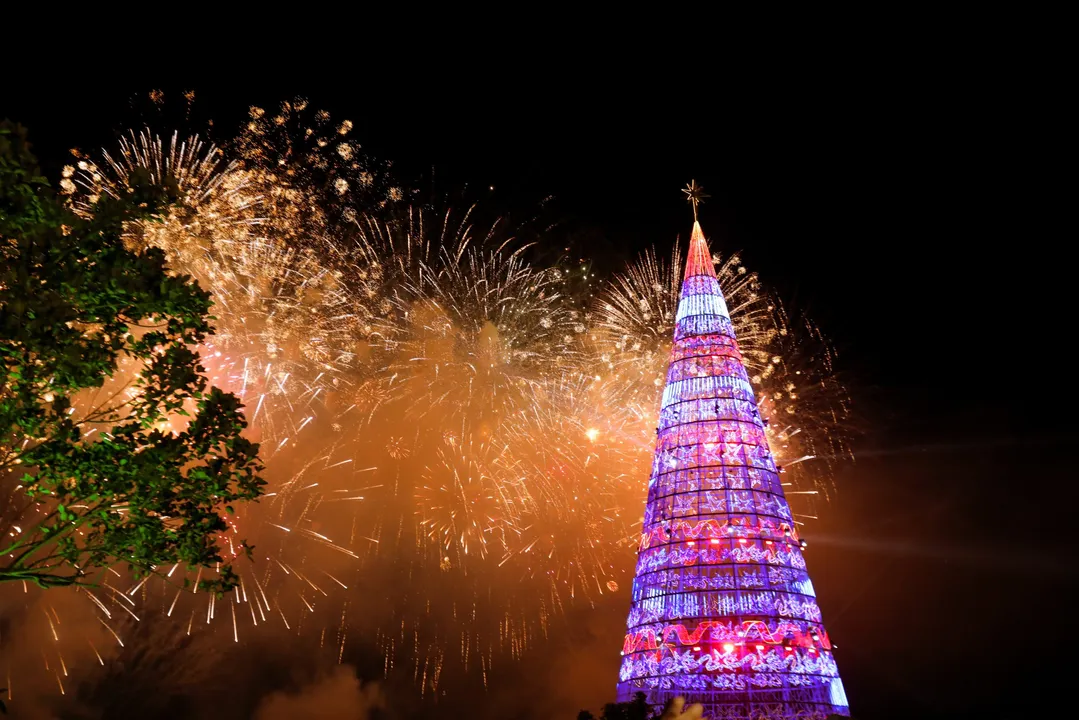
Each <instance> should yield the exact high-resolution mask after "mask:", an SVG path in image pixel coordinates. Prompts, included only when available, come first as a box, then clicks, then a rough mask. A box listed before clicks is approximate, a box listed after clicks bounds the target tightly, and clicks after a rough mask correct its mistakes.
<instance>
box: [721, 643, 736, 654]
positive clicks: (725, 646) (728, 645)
mask: <svg viewBox="0 0 1079 720" xmlns="http://www.w3.org/2000/svg"><path fill="white" fill-rule="evenodd" d="M723 652H725V653H729V652H734V644H733V643H723Z"/></svg>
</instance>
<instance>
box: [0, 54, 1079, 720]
mask: <svg viewBox="0 0 1079 720" xmlns="http://www.w3.org/2000/svg"><path fill="white" fill-rule="evenodd" d="M978 44H979V45H981V43H978ZM558 47H560V46H558ZM1046 52H1047V51H1046ZM473 53H474V54H470V55H469V56H468V57H467V58H466V57H456V58H455V57H452V56H441V57H440V58H439V59H437V60H430V61H429V60H424V59H421V58H420V57H419V56H418V55H417V54H416V53H413V52H411V51H409V52H402V56H403V57H400V58H398V57H394V58H393V59H392V62H391V61H387V60H386V58H385V57H384V56H379V58H378V62H366V61H365V60H364V58H363V57H362V56H357V57H355V58H353V59H352V60H350V61H348V62H342V63H337V62H333V63H327V62H317V63H314V64H312V63H311V62H308V61H307V60H305V61H304V62H300V61H299V59H298V58H297V59H296V62H295V63H287V62H282V63H280V64H277V65H275V66H274V68H273V69H267V68H263V67H261V66H259V67H256V66H254V65H252V66H247V67H240V69H237V66H235V65H230V64H229V62H231V61H223V62H224V64H223V65H222V66H220V67H216V68H214V67H210V68H200V69H199V70H198V71H197V72H196V71H193V72H187V73H181V72H179V71H178V69H177V68H176V67H172V66H171V65H170V66H169V67H164V66H162V67H160V68H158V67H157V65H156V63H147V64H146V66H142V64H141V63H138V62H134V65H136V66H138V67H133V68H132V69H131V73H132V74H130V75H129V74H128V73H127V72H126V71H124V72H97V73H94V74H92V75H91V76H80V78H79V79H78V80H73V79H70V78H69V77H68V76H67V75H66V74H65V75H63V76H60V75H57V74H49V73H41V74H36V75H33V76H31V74H26V75H24V77H23V78H22V79H21V80H17V81H16V82H14V83H13V84H10V85H9V86H8V87H6V88H2V89H0V116H7V117H10V118H12V119H14V120H17V121H20V122H22V123H23V124H25V125H27V126H28V127H29V128H30V130H31V133H32V134H31V139H32V140H33V141H34V142H35V146H36V149H37V151H38V153H39V155H40V157H41V159H42V161H43V164H44V167H45V169H46V171H47V172H48V174H49V175H50V177H51V178H52V179H53V180H54V181H55V179H56V177H57V175H58V171H59V167H60V165H62V164H63V163H64V162H65V161H66V155H65V152H66V149H67V148H68V147H72V146H80V147H83V148H87V149H90V148H94V147H98V146H100V145H103V144H107V143H108V142H109V141H110V140H111V138H112V137H113V135H114V133H115V132H116V131H119V130H123V129H125V128H126V127H128V126H129V125H131V123H132V120H135V121H136V122H137V121H138V119H139V113H140V112H141V110H140V108H143V107H145V106H146V103H145V100H144V98H145V95H146V93H147V92H148V91H149V90H150V89H151V88H155V87H160V88H163V89H164V90H165V92H166V96H167V98H176V97H177V95H178V93H179V91H180V90H184V89H194V90H195V92H196V97H197V100H196V104H195V105H196V108H197V112H198V113H201V114H202V115H203V116H206V117H212V118H214V120H215V124H216V128H217V130H216V132H217V133H218V134H219V135H220V136H222V137H228V134H229V133H228V128H230V127H231V125H234V124H235V123H237V122H239V121H240V120H241V119H242V118H243V116H244V113H245V111H246V108H247V106H248V105H251V104H261V105H263V106H270V107H272V106H273V105H275V104H276V103H277V102H279V101H281V100H284V99H289V98H291V97H293V96H295V95H297V94H300V95H303V96H306V97H308V98H309V99H310V100H311V101H312V103H313V104H314V105H317V106H319V107H324V108H326V109H328V110H330V111H331V112H332V113H333V114H334V116H335V117H339V118H345V117H347V118H350V119H352V120H353V121H354V122H355V123H356V130H355V131H354V132H355V134H356V135H357V137H358V138H359V139H360V141H361V142H364V143H365V146H366V148H367V150H368V151H369V152H370V153H372V154H374V155H376V156H378V157H380V158H383V159H388V160H394V161H395V162H396V163H397V165H398V169H399V171H400V172H402V173H403V174H405V175H407V174H409V173H413V174H421V173H422V174H428V175H429V174H430V173H431V172H432V170H433V172H434V173H435V174H436V175H437V177H438V178H439V182H440V183H441V184H442V186H444V187H460V186H462V185H463V184H465V183H467V184H469V185H470V186H471V187H472V188H473V191H474V192H476V193H479V194H480V195H482V194H484V193H487V194H489V195H490V198H489V201H490V202H492V203H494V204H495V205H496V206H499V207H505V208H507V209H510V210H522V211H526V210H527V208H528V207H531V206H532V205H534V204H535V203H537V202H538V201H539V200H540V199H541V198H543V197H546V196H548V195H553V196H554V198H555V207H556V208H557V212H558V213H559V219H560V221H561V222H562V224H563V226H564V227H566V228H570V229H571V230H572V231H573V232H574V233H575V235H576V237H578V238H584V240H582V241H581V242H582V243H583V246H582V247H583V250H584V251H586V252H589V254H590V255H591V256H592V257H593V258H594V259H596V260H597V263H598V264H599V266H600V269H601V270H602V269H603V267H604V266H606V267H616V266H617V264H618V261H619V259H620V258H628V257H631V256H632V255H634V254H635V253H636V252H637V251H638V250H640V249H642V248H644V247H646V246H648V245H651V244H658V245H659V246H661V247H663V248H667V247H670V244H671V243H672V242H673V241H674V239H675V236H678V235H680V236H681V237H682V238H683V239H684V238H685V236H686V234H687V232H688V230H689V224H690V221H691V215H690V213H689V210H688V207H687V206H686V204H685V202H684V199H683V196H682V195H681V194H680V192H679V189H680V188H681V187H682V186H684V185H685V184H686V183H687V182H688V181H689V180H690V179H691V178H695V179H696V180H697V181H698V182H699V183H701V184H702V185H704V187H705V188H706V189H707V191H708V192H709V193H710V194H711V195H712V198H711V199H710V201H709V202H708V203H707V204H706V205H704V206H703V207H702V209H701V221H702V224H703V226H704V228H705V231H706V233H707V234H708V235H709V237H710V241H711V244H712V246H713V248H715V249H716V250H718V251H721V252H723V251H732V250H742V251H744V257H745V259H746V264H747V265H748V266H749V267H750V268H752V269H754V270H756V271H757V272H758V273H759V274H760V275H761V277H762V278H763V279H764V280H765V281H766V282H767V283H768V284H769V285H771V286H773V287H776V288H778V289H779V290H780V292H781V294H782V295H783V296H784V297H785V298H786V299H787V300H788V301H789V303H790V304H791V305H792V306H794V307H797V308H799V309H802V310H805V311H806V312H808V313H809V314H810V315H811V316H812V317H813V318H814V319H815V320H816V322H817V324H818V325H819V326H821V328H822V329H824V331H825V332H826V333H827V334H828V335H829V336H830V337H831V338H832V339H833V341H834V342H835V344H836V345H837V347H838V348H839V351H840V360H839V369H840V370H841V371H842V372H843V373H844V375H845V377H847V378H848V380H849V384H850V387H851V389H852V395H853V396H854V399H855V403H856V411H857V413H858V415H859V416H860V418H861V419H862V425H863V427H864V436H863V437H860V438H858V439H857V440H856V443H855V451H856V453H855V454H856V456H857V462H855V463H853V464H848V465H845V466H843V468H842V469H841V471H840V473H839V477H838V487H839V492H838V495H837V497H836V499H835V500H834V501H833V502H832V503H831V504H830V505H828V506H827V507H825V508H824V510H823V512H822V519H821V521H820V522H819V523H818V524H816V526H813V527H810V528H808V529H807V531H806V536H807V537H808V539H809V542H810V549H809V554H808V562H809V564H810V565H809V566H810V571H811V573H813V578H814V583H815V585H816V587H817V588H818V592H819V594H820V600H821V605H822V609H823V612H824V618H825V622H826V624H827V626H828V628H829V631H830V633H831V635H832V636H833V638H834V640H835V641H836V643H837V644H838V645H839V650H838V651H837V659H838V662H839V666H840V671H841V673H842V674H843V677H844V680H845V683H846V685H847V692H848V695H849V697H850V699H851V702H852V707H853V709H854V711H855V714H856V716H857V717H861V718H901V717H902V718H906V717H918V718H934V717H940V718H944V717H966V716H969V715H968V713H973V712H974V711H975V710H980V711H982V712H983V713H984V714H985V715H987V716H990V717H996V716H1002V715H1003V714H1005V712H1006V711H1007V710H1015V711H1021V712H1022V713H1026V712H1030V711H1031V707H1032V706H1031V703H1032V702H1036V696H1037V694H1038V693H1039V692H1040V691H1038V690H1036V689H1034V688H1036V687H1037V686H1038V685H1046V686H1049V685H1051V686H1052V687H1054V688H1060V689H1063V687H1064V686H1065V685H1066V683H1067V682H1068V679H1069V678H1070V674H1069V670H1070V669H1074V667H1075V663H1074V662H1069V661H1068V660H1067V657H1068V656H1069V654H1070V655H1074V651H1069V650H1067V647H1066V646H1067V645H1070V644H1071V640H1070V635H1069V633H1068V632H1067V630H1066V628H1067V623H1068V617H1069V616H1068V615H1067V614H1066V613H1065V610H1066V609H1067V608H1068V607H1069V605H1070V604H1071V603H1072V600H1071V598H1074V597H1075V590H1076V589H1077V584H1079V573H1077V570H1076V566H1075V563H1074V561H1066V560H1065V558H1067V557H1068V556H1069V552H1070V548H1072V547H1074V540H1073V535H1074V530H1073V528H1072V524H1073V522H1074V520H1073V519H1072V518H1073V513H1074V507H1075V501H1076V499H1077V496H1076V491H1075V480H1076V473H1075V470H1074V468H1072V467H1071V465H1070V461H1071V459H1072V455H1073V453H1074V448H1075V447H1076V445H1077V441H1079V428H1077V424H1076V422H1075V419H1074V415H1075V414H1074V410H1073V407H1074V405H1073V403H1074V398H1075V392H1074V390H1073V388H1072V387H1071V386H1072V385H1073V383H1074V380H1073V377H1072V376H1073V372H1072V370H1071V366H1072V365H1073V364H1074V363H1073V362H1072V361H1071V360H1070V359H1069V358H1070V357H1071V353H1072V352H1074V351H1073V350H1071V349H1070V345H1071V343H1072V342H1074V340H1073V339H1072V336H1073V335H1074V332H1073V330H1072V328H1071V323H1070V321H1069V320H1067V319H1066V317H1065V315H1066V314H1068V313H1070V312H1071V311H1072V310H1073V308H1074V302H1073V301H1071V300H1069V299H1067V297H1066V295H1067V293H1068V292H1070V285H1071V284H1072V282H1074V281H1073V278H1072V275H1073V274H1074V270H1073V268H1074V265H1073V264H1072V258H1071V255H1072V252H1071V251H1070V248H1069V249H1067V252H1066V251H1065V250H1066V247H1067V246H1068V245H1070V244H1072V243H1073V242H1074V229H1072V228H1071V224H1070V223H1067V224H1063V223H1060V219H1059V217H1056V215H1057V212H1058V208H1059V207H1060V206H1062V204H1063V203H1062V200H1063V194H1064V190H1063V187H1064V186H1063V185H1061V186H1057V185H1056V184H1055V175H1056V172H1057V171H1059V170H1060V169H1061V168H1060V167H1059V165H1061V164H1062V163H1061V161H1059V160H1058V159H1057V157H1058V156H1059V153H1060V149H1059V147H1058V146H1057V143H1056V141H1055V140H1054V139H1053V138H1052V131H1053V128H1054V127H1055V126H1056V123H1057V120H1056V117H1055V111H1054V107H1056V105H1057V101H1056V100H1055V99H1054V97H1055V95H1054V93H1053V92H1051V91H1050V90H1048V89H1046V86H1045V84H1044V75H1043V74H1042V72H1041V70H1040V69H1039V68H1041V67H1042V66H1043V63H1041V62H1039V60H1038V58H1033V59H1032V57H1030V56H1027V57H1026V58H1025V61H1024V62H1020V60H1021V59H1022V58H1020V57H1019V56H1020V55H1021V54H1022V53H1020V52H1019V50H1018V48H1016V47H1014V46H1011V45H1008V44H1006V43H1001V44H999V45H998V44H994V43H992V42H987V43H986V44H985V45H984V46H981V47H978V48H974V47H973V46H971V47H969V48H968V47H966V46H965V45H962V43H959V42H958V41H957V40H956V38H955V37H951V38H943V39H939V38H938V39H935V40H932V41H930V40H927V39H926V38H919V42H915V41H914V39H913V38H911V39H910V40H909V41H908V40H907V39H903V38H893V39H892V40H891V41H890V42H888V43H885V44H882V45H879V46H878V45H877V43H876V42H875V41H874V38H871V37H870V38H866V39H865V40H863V41H861V42H856V43H854V42H852V43H850V44H849V46H848V45H846V44H833V43H828V44H826V45H822V46H815V45H813V43H807V44H806V46H805V47H802V46H799V47H797V48H788V51H787V52H786V53H781V52H779V51H777V50H776V49H775V48H772V47H770V46H760V47H758V48H756V49H755V51H753V52H748V53H745V54H742V55H738V54H735V53H726V52H720V53H715V54H713V53H711V52H704V51H701V52H699V53H698V52H697V49H695V48H693V47H690V52H671V53H661V52H659V51H658V50H656V49H653V48H651V47H649V46H648V45H647V44H643V45H642V46H641V47H638V48H636V49H631V48H627V47H623V48H620V49H619V50H617V51H613V50H612V51H611V52H610V53H605V52H601V51H596V52H594V53H591V54H590V56H589V57H587V58H582V59H580V60H576V59H567V58H565V57H563V61H562V62H554V61H551V60H550V59H549V58H550V57H552V56H553V55H556V54H557V55H561V53H560V51H558V50H557V47H556V45H554V44H552V46H551V47H549V48H546V51H545V56H544V58H543V59H542V60H537V61H536V62H528V63H522V64H523V65H527V66H528V67H518V66H517V65H516V64H515V63H516V62H517V61H518V60H519V59H520V58H516V59H515V55H514V54H512V53H507V50H506V48H505V47H500V48H499V49H498V51H497V52H493V51H492V52H491V53H484V52H482V51H480V50H477V49H476V46H475V44H474V43H473ZM531 53H532V48H529V49H528V50H527V51H524V50H522V53H521V54H531ZM1038 57H1041V56H1040V55H1039V56H1038ZM1043 59H1044V60H1045V62H1046V63H1048V62H1049V61H1051V57H1049V56H1048V55H1046V56H1045V57H1044V58H1043ZM286 60H287V58H286ZM687 66H692V68H693V72H692V73H691V74H690V73H688V72H687V71H686V68H687ZM305 68H309V71H305ZM331 68H332V69H331ZM16 73H18V71H16ZM135 74H138V77H135ZM161 129H162V130H165V129H167V128H161ZM490 186H493V187H494V188H495V189H494V191H493V192H492V191H489V190H485V188H488V187H490ZM585 622H586V623H587V622H588V621H587V620H586V621H585ZM616 642H618V641H617V640H616ZM613 651H614V652H615V653H616V652H617V647H615V648H614V649H613ZM547 661H550V660H549V659H548V660H538V661H537V662H547ZM551 662H553V661H551ZM614 682H615V678H614V677H613V676H612V677H611V678H610V690H611V693H612V694H613V689H614ZM496 695H497V693H496ZM1051 695H1052V693H1051V692H1050V693H1049V695H1047V696H1046V697H1049V696H1051ZM482 702H483V701H482V700H481V701H480V703H481V704H482ZM492 702H494V701H493V700H492ZM500 702H501V700H500ZM1016 716H1019V715H1016ZM1024 716H1025V715H1024Z"/></svg>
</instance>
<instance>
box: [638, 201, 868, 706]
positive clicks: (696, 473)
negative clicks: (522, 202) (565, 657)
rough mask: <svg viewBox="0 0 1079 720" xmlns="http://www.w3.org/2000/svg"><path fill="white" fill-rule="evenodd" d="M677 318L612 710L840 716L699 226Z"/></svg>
mask: <svg viewBox="0 0 1079 720" xmlns="http://www.w3.org/2000/svg"><path fill="white" fill-rule="evenodd" d="M686 193H687V194H688V195H689V197H690V201H691V202H692V203H693V216H694V222H693V234H692V237H691V239H690V244H689V258H688V260H687V262H686V275H685V279H684V280H683V283H682V294H681V299H680V300H679V303H678V313H677V315H676V317H675V321H676V324H675V331H674V348H673V349H672V351H671V361H670V367H669V369H668V370H667V384H666V387H664V389H663V399H662V402H661V407H660V416H659V427H658V428H657V430H656V435H657V438H656V451H655V458H654V460H653V464H652V475H651V479H650V480H649V483H648V500H647V504H646V505H645V510H644V526H643V528H642V535H641V545H640V554H639V556H638V559H637V573H636V578H635V579H634V581H633V604H632V606H631V608H630V612H629V620H628V621H627V626H628V634H627V635H626V640H625V645H624V646H623V649H622V655H623V658H622V668H621V672H620V674H619V684H618V695H619V700H622V701H625V700H629V699H631V698H632V697H633V694H634V693H636V692H638V691H642V690H643V691H644V692H645V693H647V695H648V700H649V702H650V703H653V704H657V705H658V704H662V703H664V702H666V701H667V700H668V699H669V698H671V697H673V696H676V695H682V696H684V697H685V698H686V699H687V701H688V702H698V703H701V704H703V705H704V708H705V713H704V714H705V717H710V718H723V719H725V720H733V719H735V718H737V719H739V720H743V719H747V718H751V719H752V720H758V719H759V718H767V719H768V720H780V719H783V720H786V719H787V718H800V719H805V720H809V719H810V718H812V719H814V720H816V719H818V718H824V717H826V716H828V715H830V714H838V715H849V712H848V710H847V698H846V695H845V693H844V692H843V683H842V681H841V680H840V679H839V672H838V670H837V669H836V663H835V659H834V658H833V657H832V652H831V643H830V641H829V639H828V634H827V633H826V632H825V630H824V625H823V624H822V622H821V613H820V608H818V607H817V602H816V599H815V596H814V591H813V584H812V583H811V582H810V580H809V574H808V573H807V572H806V565H805V560H804V559H803V558H802V550H803V548H804V542H803V541H801V540H800V539H799V537H798V531H797V528H796V526H795V523H794V521H793V519H792V517H791V510H790V506H789V505H788V504H787V499H786V497H785V496H784V493H783V483H782V482H781V481H780V473H781V472H782V469H781V468H778V467H777V466H776V464H775V462H774V460H773V458H772V453H771V450H770V449H769V447H768V440H767V438H766V436H765V430H764V428H765V425H766V422H767V421H766V420H765V419H764V418H762V417H761V415H760V412H759V411H758V409H757V402H756V398H755V397H754V393H753V387H752V386H751V385H750V382H749V378H748V376H747V375H746V369H745V366H744V365H743V363H742V357H741V354H740V353H739V351H738V342H737V340H736V339H735V337H734V330H733V328H732V326H731V320H730V316H729V315H728V313H727V305H726V302H725V301H724V299H723V293H722V292H721V291H720V288H719V282H718V280H716V273H715V267H714V266H713V263H712V255H711V253H710V251H709V249H708V244H707V242H705V239H704V233H703V232H702V231H701V226H700V224H699V223H698V222H697V203H698V202H699V200H700V198H701V197H703V195H702V193H701V192H700V188H699V186H697V185H696V184H695V183H690V186H689V187H688V188H687V190H686Z"/></svg>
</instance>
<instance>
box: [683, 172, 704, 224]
mask: <svg viewBox="0 0 1079 720" xmlns="http://www.w3.org/2000/svg"><path fill="white" fill-rule="evenodd" d="M682 192H684V193H685V194H686V200H688V201H689V202H690V203H692V204H693V222H697V206H698V205H700V204H701V203H702V202H704V199H705V198H706V197H709V195H708V194H706V193H705V192H704V188H702V187H701V186H700V185H698V184H697V181H696V180H690V181H689V185H686V186H685V188H683V189H682Z"/></svg>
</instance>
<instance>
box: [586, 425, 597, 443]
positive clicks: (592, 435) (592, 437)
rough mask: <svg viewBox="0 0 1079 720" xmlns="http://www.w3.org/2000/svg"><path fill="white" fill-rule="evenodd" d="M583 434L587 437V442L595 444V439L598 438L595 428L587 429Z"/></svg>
mask: <svg viewBox="0 0 1079 720" xmlns="http://www.w3.org/2000/svg"><path fill="white" fill-rule="evenodd" d="M584 434H585V435H586V436H587V437H588V439H589V440H591V441H592V442H595V441H596V438H598V437H599V430H597V429H596V428H588V430H586V431H585V433H584Z"/></svg>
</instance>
